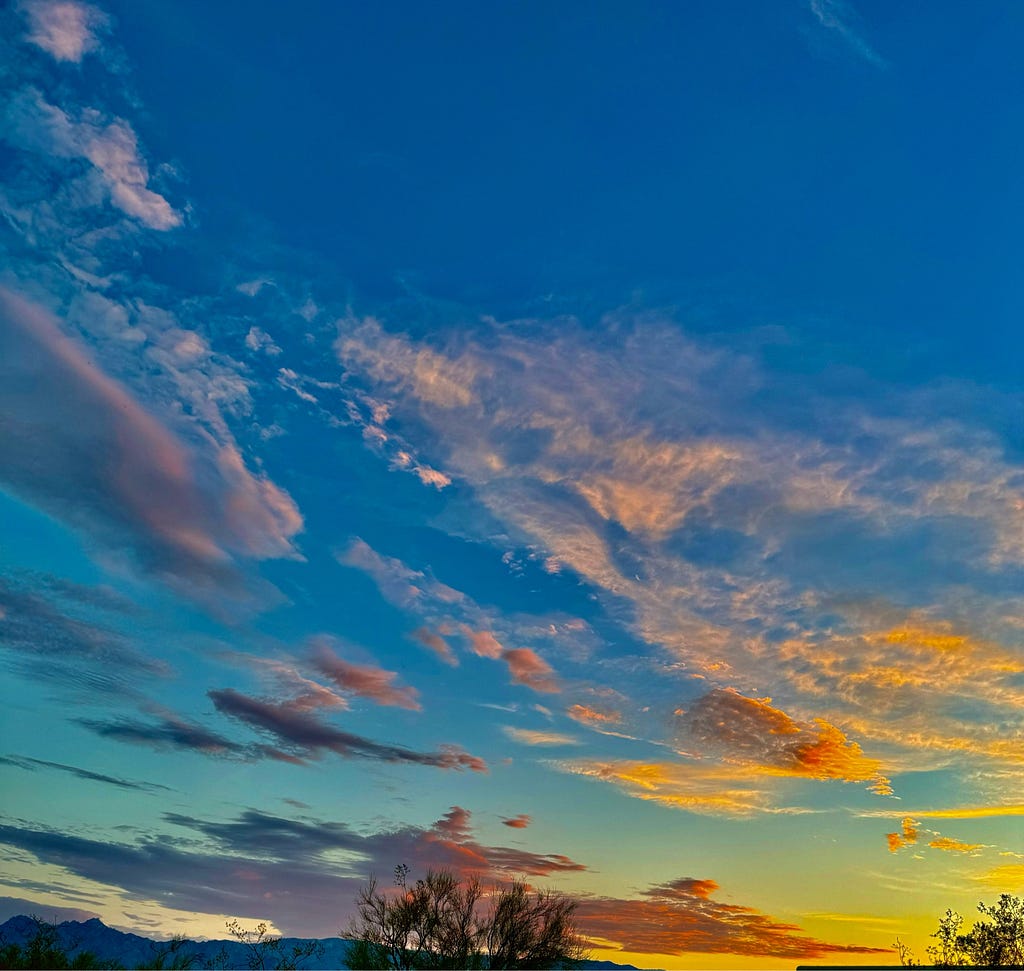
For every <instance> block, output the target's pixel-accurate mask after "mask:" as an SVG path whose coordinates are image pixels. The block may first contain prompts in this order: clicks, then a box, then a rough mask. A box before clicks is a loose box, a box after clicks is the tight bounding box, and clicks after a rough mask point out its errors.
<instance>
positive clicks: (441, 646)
mask: <svg viewBox="0 0 1024 971" xmlns="http://www.w3.org/2000/svg"><path fill="white" fill-rule="evenodd" d="M412 636H413V637H415V638H416V640H418V641H419V642H420V643H421V644H422V645H423V646H424V647H427V648H429V649H430V650H431V651H433V652H434V653H435V654H436V655H437V656H438V657H439V658H440V659H441V660H442V661H444V663H445V664H447V665H449V666H450V667H453V668H457V667H458V666H459V659H458V658H457V657H456V656H455V652H454V651H453V650H452V649H451V646H450V645H449V644H448V642H447V641H446V640H445V639H444V638H443V637H442V636H441V635H440V634H434V633H433V632H432V631H429V630H427V628H426V627H417V628H416V630H414V631H413V632H412Z"/></svg>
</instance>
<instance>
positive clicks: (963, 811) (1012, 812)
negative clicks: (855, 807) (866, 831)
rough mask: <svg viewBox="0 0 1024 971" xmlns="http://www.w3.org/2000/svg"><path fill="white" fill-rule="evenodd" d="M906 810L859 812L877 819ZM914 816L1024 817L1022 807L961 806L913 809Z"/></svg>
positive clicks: (963, 817) (863, 815) (945, 817)
mask: <svg viewBox="0 0 1024 971" xmlns="http://www.w3.org/2000/svg"><path fill="white" fill-rule="evenodd" d="M905 812H906V810H900V811H896V812H892V811H889V810H885V809H881V810H873V811H870V812H861V813H858V814H857V815H858V816H860V817H862V818H879V817H893V816H901V815H903V813H905ZM913 815H914V816H920V817H921V818H922V819H986V818H988V817H990V816H1024V805H1009V806H963V807H960V808H954V809H915V810H914V812H913Z"/></svg>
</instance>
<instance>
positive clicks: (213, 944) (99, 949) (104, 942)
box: [0, 914, 639, 971]
mask: <svg viewBox="0 0 1024 971" xmlns="http://www.w3.org/2000/svg"><path fill="white" fill-rule="evenodd" d="M56 926H57V939H58V940H59V941H60V944H61V946H62V947H63V948H64V949H65V951H67V953H68V956H69V957H72V958H73V957H74V956H75V955H76V954H79V953H81V952H82V951H91V952H92V953H93V954H94V955H95V956H96V957H97V958H99V959H100V960H103V961H116V962H117V963H118V964H120V965H122V966H123V967H125V968H134V967H138V966H139V965H140V964H145V963H146V962H148V961H152V959H153V958H154V956H155V955H156V954H157V952H158V950H159V949H160V948H165V947H166V946H167V942H166V941H156V940H153V939H151V938H148V937H141V936H140V935H138V934H129V933H126V932H124V931H119V930H115V929H114V928H113V927H108V926H107V925H106V924H104V923H103V921H101V920H100V919H99V918H98V917H93V918H92V919H91V920H87V921H77V920H66V921H64V922H63V923H61V924H57V925H56ZM36 930H37V925H36V922H35V921H34V920H33V919H32V918H31V917H26V916H25V915H23V914H22V915H19V916H17V917H11V918H10V919H9V920H7V921H6V922H5V923H3V924H0V944H19V945H21V944H25V943H26V942H27V941H29V940H30V939H31V938H32V937H34V936H35V934H36ZM306 941H308V938H300V937H285V938H283V939H282V940H281V947H282V953H283V954H286V955H289V954H291V953H292V945H293V944H303V943H305V942H306ZM320 943H321V944H322V945H323V953H322V954H320V955H319V956H313V957H310V958H307V959H306V960H305V961H300V962H299V968H300V969H305V971H327V969H331V968H344V967H345V966H346V965H345V958H346V957H347V955H348V949H349V947H350V946H351V943H352V942H351V941H349V940H346V939H345V938H341V937H323V938H320ZM183 951H184V952H185V953H189V954H195V955H196V957H197V960H196V962H195V966H196V968H197V971H198V969H202V968H203V966H204V965H205V964H206V963H207V962H213V961H215V960H216V959H217V958H218V956H219V955H222V954H223V955H224V956H225V957H226V961H225V962H224V963H223V964H221V963H220V962H219V961H218V963H217V966H218V967H222V968H225V969H226V971H231V969H248V968H249V957H250V954H251V952H250V951H249V949H248V948H247V947H246V946H245V945H244V944H242V943H240V942H239V941H235V940H220V941H197V940H192V939H189V940H188V942H187V943H186V944H185V945H184V948H183ZM581 968H582V969H583V971H639V969H638V968H636V967H635V966H634V965H632V964H616V963H615V962H614V961H584V962H582V964H581Z"/></svg>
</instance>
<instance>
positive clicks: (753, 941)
mask: <svg viewBox="0 0 1024 971" xmlns="http://www.w3.org/2000/svg"><path fill="white" fill-rule="evenodd" d="M718 890H719V886H718V884H717V883H716V882H715V881H714V880H697V879H694V878H692V877H685V878H682V879H679V880H673V881H671V882H670V883H666V884H660V885H657V886H653V887H650V888H649V889H648V890H645V891H644V892H643V895H642V896H641V897H638V898H635V899H617V898H611V897H591V898H585V899H584V900H583V901H582V902H581V904H580V909H579V912H578V917H579V922H580V926H581V928H582V930H583V932H584V933H585V934H586V935H587V936H588V937H590V938H591V939H592V940H594V941H596V942H597V941H599V942H600V943H602V944H603V945H604V946H608V945H611V946H613V947H617V948H618V949H620V950H623V951H632V952H635V953H639V954H672V955H683V954H737V955H743V956H745V957H774V958H788V959H791V960H795V959H797V958H821V957H825V956H826V955H830V954H884V953H888V952H889V949H888V948H872V947H858V946H856V945H841V944H829V943H827V942H825V941H819V940H816V939H815V938H811V937H805V936H803V935H802V934H801V933H800V927H798V926H797V925H795V924H786V923H783V922H781V921H778V920H776V919H775V918H773V917H770V916H769V915H767V914H764V913H762V912H760V911H758V910H755V909H753V908H752V907H744V906H740V905H737V904H727V903H723V902H720V901H718V900H716V899H715V897H714V894H715V893H716V892H717V891H718Z"/></svg>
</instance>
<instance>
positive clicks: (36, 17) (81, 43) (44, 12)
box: [22, 0, 107, 63]
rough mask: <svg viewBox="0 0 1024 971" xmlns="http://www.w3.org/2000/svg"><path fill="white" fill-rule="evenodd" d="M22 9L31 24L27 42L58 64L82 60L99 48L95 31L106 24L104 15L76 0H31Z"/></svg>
mask: <svg viewBox="0 0 1024 971" xmlns="http://www.w3.org/2000/svg"><path fill="white" fill-rule="evenodd" d="M22 9H23V10H24V12H25V15H26V18H27V19H28V24H29V32H28V34H27V35H26V39H27V40H28V41H29V42H30V43H32V44H35V45H36V47H39V48H41V49H42V50H44V51H46V52H47V54H50V55H51V56H52V57H53V58H54V59H55V60H58V61H71V62H72V63H78V62H79V61H81V60H82V58H83V57H85V55H86V54H88V53H89V51H92V50H95V49H96V48H97V47H98V46H99V41H98V40H97V37H96V32H97V31H98V30H101V29H102V28H104V27H106V25H107V17H106V15H105V14H104V13H102V12H101V11H99V10H97V9H96V8H95V7H92V6H90V5H89V4H87V3H75V2H73V0H29V2H27V3H24V4H23V5H22Z"/></svg>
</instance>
